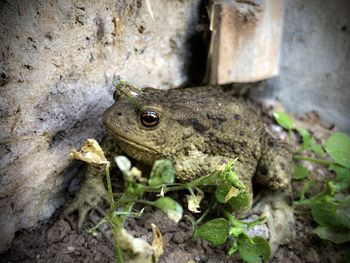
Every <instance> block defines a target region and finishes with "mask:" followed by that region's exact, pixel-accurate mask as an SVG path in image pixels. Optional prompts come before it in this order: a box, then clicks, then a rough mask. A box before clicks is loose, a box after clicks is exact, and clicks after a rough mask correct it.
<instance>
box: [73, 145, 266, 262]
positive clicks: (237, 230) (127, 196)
mask: <svg viewBox="0 0 350 263" xmlns="http://www.w3.org/2000/svg"><path fill="white" fill-rule="evenodd" d="M72 157H73V158H76V159H80V160H83V161H86V162H89V163H94V164H100V165H105V172H106V179H107V180H106V181H107V191H108V197H109V198H108V200H109V212H108V213H107V215H106V217H105V218H104V219H103V220H101V222H100V223H99V224H97V225H96V226H95V227H94V228H92V229H90V232H91V233H95V232H96V230H97V228H98V227H99V226H100V225H101V224H103V223H110V224H111V226H112V228H113V233H114V239H115V258H116V262H118V263H120V262H124V256H123V251H124V250H125V249H126V248H129V247H132V244H130V240H132V237H130V235H129V234H128V233H127V232H126V231H125V229H124V228H123V225H124V223H125V220H126V219H127V217H128V216H133V215H134V213H133V212H132V208H133V206H134V204H135V203H141V204H145V205H151V206H154V207H157V208H159V209H161V210H162V211H163V212H164V213H165V214H167V215H168V217H169V218H170V219H172V220H173V221H175V222H178V221H179V220H180V219H181V218H182V214H183V208H182V207H181V205H180V204H179V203H178V202H177V201H175V200H173V199H172V198H170V197H168V196H165V194H166V193H168V192H170V191H179V190H188V192H189V195H188V196H187V201H188V209H189V210H190V211H192V212H193V213H197V212H199V211H198V209H199V204H200V202H201V200H202V199H203V197H204V193H203V192H202V191H201V190H200V188H201V187H215V191H214V194H212V197H213V198H212V200H213V201H212V202H211V204H210V205H209V207H208V208H207V209H206V211H205V212H204V213H203V214H202V215H201V216H200V218H199V219H197V220H195V219H194V217H188V218H190V220H191V222H192V224H193V231H194V233H195V236H197V237H200V238H202V239H205V240H207V241H209V242H210V243H212V244H214V245H219V244H223V243H225V242H227V240H228V238H229V237H232V238H233V242H232V245H231V248H230V249H229V251H228V254H229V255H232V254H233V253H235V252H238V253H239V254H240V256H241V257H242V258H243V259H244V260H245V261H247V262H252V263H253V262H260V261H261V259H262V260H263V261H267V260H268V259H269V257H270V254H271V252H270V247H269V244H268V242H267V241H266V240H265V239H264V238H262V237H258V236H256V237H253V238H251V237H249V236H248V234H247V231H248V230H249V229H250V228H251V227H253V226H255V225H257V224H260V223H262V222H263V221H264V218H259V219H257V220H255V221H254V222H249V223H247V222H243V221H240V220H237V219H235V218H234V217H233V216H232V214H231V213H230V212H228V211H227V210H226V205H228V206H229V207H230V208H242V207H245V206H246V205H247V204H248V202H247V200H248V199H247V193H246V191H245V188H246V187H245V185H244V184H243V183H242V182H240V181H239V179H238V176H237V174H236V173H235V170H234V162H232V163H229V164H227V165H225V166H223V167H220V168H218V169H217V170H214V171H213V172H212V173H210V174H209V175H207V176H203V177H200V178H198V179H195V180H193V181H190V182H186V183H174V181H175V170H174V167H173V164H172V162H171V161H169V160H158V161H156V162H155V164H154V166H153V168H152V171H151V173H150V177H149V178H148V179H146V178H144V177H142V176H141V171H139V170H138V169H137V168H135V167H132V166H131V163H130V161H129V160H128V159H127V158H126V157H125V156H117V157H116V158H115V161H116V163H117V166H118V167H119V169H120V170H121V171H122V173H123V177H124V182H125V186H124V192H123V193H122V194H121V196H120V197H119V198H118V199H117V200H115V199H114V193H113V190H112V184H111V180H110V173H109V166H110V164H109V162H108V160H107V159H106V158H105V157H104V154H103V151H102V149H101V148H100V146H99V145H98V143H97V142H96V141H95V140H91V139H89V140H87V142H86V144H85V145H84V146H83V147H82V150H80V151H78V152H77V151H74V152H73V153H72ZM146 192H156V193H158V194H159V195H160V197H158V198H157V199H155V200H145V199H143V195H144V193H146ZM214 206H218V207H219V208H220V210H221V213H222V214H223V215H224V216H225V218H216V219H213V220H210V221H208V222H206V223H204V224H202V221H203V220H204V218H205V217H206V216H207V215H208V213H209V211H210V210H212V208H213V207H214ZM160 239H161V234H160V232H159V233H158V238H156V240H158V242H157V243H158V246H157V247H150V246H149V244H147V243H146V242H144V241H143V242H144V243H142V244H143V246H144V247H145V252H144V253H145V255H144V258H142V259H141V260H142V262H155V261H156V258H157V257H158V256H159V255H160V254H161V253H160V252H159V251H161V250H162V248H161V245H159V244H161V243H162V242H161V241H159V240H160ZM125 242H128V243H127V244H125ZM135 242H136V241H135ZM137 242H140V240H137ZM149 250H152V251H153V253H151V254H147V251H149ZM147 260H148V261H147Z"/></svg>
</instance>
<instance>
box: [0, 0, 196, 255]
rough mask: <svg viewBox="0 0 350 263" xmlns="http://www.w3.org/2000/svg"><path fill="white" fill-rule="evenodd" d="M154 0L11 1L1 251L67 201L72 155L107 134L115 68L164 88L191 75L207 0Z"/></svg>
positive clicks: (2, 99)
mask: <svg viewBox="0 0 350 263" xmlns="http://www.w3.org/2000/svg"><path fill="white" fill-rule="evenodd" d="M149 3H150V4H151V5H150V6H147V3H146V2H145V1H117V2H116V3H114V2H112V1H107V0H103V1H92V2H86V1H80V0H78V1H64V0H61V1H53V0H50V1H44V0H41V1H34V0H30V1H2V3H1V5H0V17H1V18H0V19H1V20H0V22H1V23H0V31H1V34H2V35H1V37H0V51H1V52H0V54H1V60H0V94H1V96H0V103H1V107H0V126H1V137H0V142H1V144H0V156H1V157H0V158H1V159H0V160H1V167H0V169H1V170H0V174H1V178H0V189H1V190H0V211H1V212H0V233H1V236H2V238H1V240H0V251H3V250H6V249H7V248H8V247H9V245H10V242H11V240H12V239H13V237H14V234H15V231H16V230H18V229H21V228H26V227H30V226H33V225H35V224H36V223H37V222H38V220H44V219H46V218H48V217H50V216H51V214H52V213H53V212H54V211H55V209H56V208H57V207H59V206H60V205H61V204H62V203H63V202H64V197H63V194H62V192H63V190H64V189H65V187H66V186H67V182H68V181H69V180H70V179H71V177H72V173H71V174H70V175H67V174H65V173H64V171H65V169H66V168H68V167H69V166H70V165H71V164H72V162H71V160H69V157H68V154H69V152H70V150H71V149H73V148H76V147H79V146H80V145H81V143H82V142H83V141H84V140H85V139H86V138H89V137H94V138H97V139H99V138H100V137H101V136H102V133H103V132H102V126H101V123H100V117H101V113H102V112H103V111H104V110H105V109H106V108H107V106H108V105H110V104H111V103H112V96H111V95H110V94H111V93H112V89H113V88H112V85H111V82H112V79H113V76H114V75H119V76H120V77H121V78H122V79H125V80H127V81H130V82H132V83H133V84H135V85H139V86H154V87H159V88H164V89H166V88H171V87H174V86H180V85H182V84H184V83H185V82H186V74H185V72H186V70H187V66H188V65H187V64H186V61H187V60H188V59H187V58H188V53H187V51H186V50H188V48H186V47H187V45H188V43H187V40H188V39H189V37H190V35H191V34H192V33H193V32H194V31H195V28H194V26H195V21H197V9H198V4H199V0H190V1H161V0H156V1H153V0H152V1H149ZM189 25H193V26H189Z"/></svg>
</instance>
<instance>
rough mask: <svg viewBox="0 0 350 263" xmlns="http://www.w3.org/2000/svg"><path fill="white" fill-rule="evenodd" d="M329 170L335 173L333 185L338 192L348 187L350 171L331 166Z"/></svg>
mask: <svg viewBox="0 0 350 263" xmlns="http://www.w3.org/2000/svg"><path fill="white" fill-rule="evenodd" d="M329 170H331V171H334V172H335V173H336V175H337V176H336V178H335V179H334V180H333V181H334V182H333V184H334V186H335V187H336V190H337V191H338V192H341V191H344V190H346V189H348V188H349V187H350V170H349V169H347V168H344V167H341V166H338V165H334V164H332V165H331V166H330V167H329Z"/></svg>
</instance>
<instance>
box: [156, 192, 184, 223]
mask: <svg viewBox="0 0 350 263" xmlns="http://www.w3.org/2000/svg"><path fill="white" fill-rule="evenodd" d="M151 203H152V204H153V205H154V206H155V207H157V208H159V209H160V210H162V211H163V212H164V213H166V214H167V216H168V217H169V218H170V219H171V220H173V221H175V222H176V223H177V222H179V221H180V219H181V218H182V213H183V209H182V206H181V205H180V204H179V203H178V202H176V201H175V200H173V199H171V198H170V197H167V196H164V197H160V198H158V199H157V200H155V201H153V202H151Z"/></svg>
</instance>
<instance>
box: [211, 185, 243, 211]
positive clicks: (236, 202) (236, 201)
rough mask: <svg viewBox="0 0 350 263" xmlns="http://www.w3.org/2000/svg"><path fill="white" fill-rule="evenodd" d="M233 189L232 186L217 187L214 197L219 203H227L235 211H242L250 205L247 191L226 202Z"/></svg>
mask: <svg viewBox="0 0 350 263" xmlns="http://www.w3.org/2000/svg"><path fill="white" fill-rule="evenodd" d="M230 189H231V185H229V184H223V185H220V186H218V187H216V189H215V192H214V195H215V198H216V200H217V201H218V202H219V203H226V204H228V205H229V206H231V207H232V208H233V209H240V208H243V207H246V206H248V205H249V198H248V194H247V193H246V191H244V190H241V191H240V192H239V194H238V195H237V196H235V197H232V198H231V199H229V200H228V201H227V202H225V197H226V195H227V194H228V192H229V191H230Z"/></svg>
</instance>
